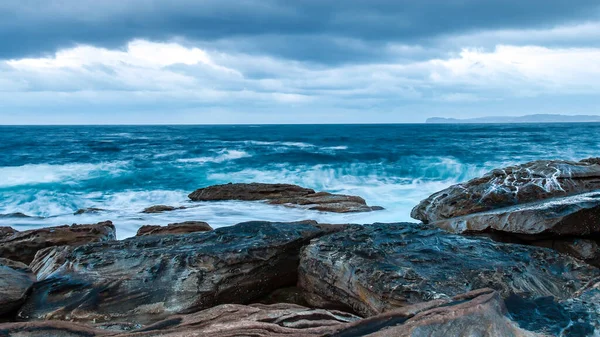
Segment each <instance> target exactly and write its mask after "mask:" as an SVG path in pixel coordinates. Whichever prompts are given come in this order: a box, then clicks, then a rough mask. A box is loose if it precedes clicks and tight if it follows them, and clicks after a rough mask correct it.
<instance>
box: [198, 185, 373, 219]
mask: <svg viewBox="0 0 600 337" xmlns="http://www.w3.org/2000/svg"><path fill="white" fill-rule="evenodd" d="M189 198H190V199H191V200H193V201H218V200H246V201H256V200H264V201H267V202H268V203H270V204H275V205H286V206H290V207H299V208H305V209H310V210H317V211H322V212H335V213H348V212H370V211H373V210H379V209H381V208H380V207H377V206H376V207H374V208H373V207H369V206H367V204H366V202H365V200H364V199H362V198H361V197H357V196H350V195H341V194H331V193H327V192H315V191H314V190H312V189H308V188H303V187H300V186H297V185H288V184H261V183H251V184H231V183H230V184H225V185H214V186H209V187H205V188H201V189H198V190H196V191H194V192H193V193H191V194H190V195H189Z"/></svg>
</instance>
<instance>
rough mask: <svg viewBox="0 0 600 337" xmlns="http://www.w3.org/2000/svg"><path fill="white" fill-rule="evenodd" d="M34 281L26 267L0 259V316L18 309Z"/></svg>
mask: <svg viewBox="0 0 600 337" xmlns="http://www.w3.org/2000/svg"><path fill="white" fill-rule="evenodd" d="M34 281H35V277H34V276H33V273H32V272H31V270H30V269H29V267H27V265H25V264H23V263H20V262H15V261H11V260H7V259H2V258H0V316H3V315H7V314H10V313H12V312H13V311H15V310H16V309H18V308H19V306H20V305H21V304H22V303H23V302H24V301H25V296H26V295H27V291H28V290H29V288H30V287H31V286H32V285H33V282H34Z"/></svg>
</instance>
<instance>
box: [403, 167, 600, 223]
mask: <svg viewBox="0 0 600 337" xmlns="http://www.w3.org/2000/svg"><path fill="white" fill-rule="evenodd" d="M595 190H600V159H599V158H591V159H586V160H582V161H580V162H572V161H563V160H540V161H534V162H529V163H526V164H523V165H517V166H511V167H506V168H503V169H497V170H493V171H492V172H490V173H488V174H486V175H485V176H483V177H481V178H477V179H473V180H471V181H469V182H466V183H462V184H458V185H454V186H450V187H448V188H447V189H445V190H442V191H440V192H437V193H435V194H433V195H431V196H430V197H429V198H427V199H425V200H423V201H422V202H421V203H420V204H419V205H418V206H416V207H415V208H414V209H413V211H412V214H411V215H412V217H413V218H415V219H418V220H421V221H423V222H425V223H428V222H435V221H440V220H444V219H450V218H454V217H459V216H463V215H467V214H472V213H478V212H484V211H489V210H492V209H498V208H502V207H508V206H512V205H517V204H523V203H528V202H534V201H540V200H545V199H549V198H555V197H564V196H569V195H574V194H580V193H586V192H591V191H595Z"/></svg>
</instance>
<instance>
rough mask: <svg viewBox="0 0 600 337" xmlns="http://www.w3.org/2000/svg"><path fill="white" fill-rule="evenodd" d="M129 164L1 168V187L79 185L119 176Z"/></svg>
mask: <svg viewBox="0 0 600 337" xmlns="http://www.w3.org/2000/svg"><path fill="white" fill-rule="evenodd" d="M126 165H127V162H123V161H118V162H104V163H98V164H86V163H73V164H63V165H51V164H27V165H23V166H3V167H0V177H2V178H0V187H14V186H22V185H35V184H44V183H64V184H70V183H77V182H79V181H82V180H87V179H93V178H96V177H101V176H104V175H118V174H120V173H122V172H123V171H124V167H125V166H126Z"/></svg>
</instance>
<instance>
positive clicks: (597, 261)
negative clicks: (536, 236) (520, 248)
mask: <svg viewBox="0 0 600 337" xmlns="http://www.w3.org/2000/svg"><path fill="white" fill-rule="evenodd" d="M527 244H530V245H533V246H538V247H546V248H551V249H554V250H557V251H559V252H561V253H563V254H568V255H571V256H573V257H575V258H578V259H580V260H583V261H585V262H586V263H589V264H591V265H592V266H596V267H600V241H594V240H586V239H578V238H571V239H560V238H558V239H552V240H540V241H530V242H527Z"/></svg>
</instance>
